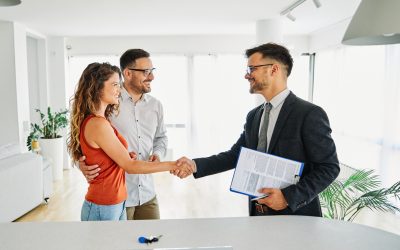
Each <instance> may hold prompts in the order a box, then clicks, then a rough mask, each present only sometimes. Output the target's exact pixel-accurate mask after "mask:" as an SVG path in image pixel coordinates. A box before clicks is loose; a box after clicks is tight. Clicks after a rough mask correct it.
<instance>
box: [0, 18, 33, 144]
mask: <svg viewBox="0 0 400 250" xmlns="http://www.w3.org/2000/svg"><path fill="white" fill-rule="evenodd" d="M0 36H1V37H2V39H1V40H0V52H1V53H0V54H1V55H2V56H1V57H0V65H2V67H1V68H0V74H1V76H2V79H1V86H2V90H3V91H2V92H1V94H0V105H1V106H2V107H4V111H3V119H2V122H1V126H0V145H1V144H7V143H14V142H19V143H20V145H21V146H22V145H25V140H26V137H27V135H28V133H29V93H28V70H27V50H26V30H25V27H24V26H22V25H20V24H17V23H11V22H3V21H0ZM24 148H25V147H22V149H24Z"/></svg>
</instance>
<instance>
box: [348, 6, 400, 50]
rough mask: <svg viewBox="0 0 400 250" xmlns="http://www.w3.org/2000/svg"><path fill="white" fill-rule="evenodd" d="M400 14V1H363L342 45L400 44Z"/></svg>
mask: <svg viewBox="0 0 400 250" xmlns="http://www.w3.org/2000/svg"><path fill="white" fill-rule="evenodd" d="M399 13H400V1H399V0H379V1H377V0H363V1H362V2H361V3H360V5H359V6H358V9H357V11H356V13H355V14H354V16H353V18H352V19H351V22H350V24H349V27H347V30H346V33H345V34H344V37H343V40H342V43H343V44H346V45H380V44H394V43H400V15H399Z"/></svg>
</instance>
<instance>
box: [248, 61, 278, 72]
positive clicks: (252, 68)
mask: <svg viewBox="0 0 400 250" xmlns="http://www.w3.org/2000/svg"><path fill="white" fill-rule="evenodd" d="M271 65H274V64H273V63H267V64H260V65H250V66H247V69H246V73H247V74H249V75H250V74H251V73H253V72H254V71H255V70H256V69H257V68H258V67H264V66H271Z"/></svg>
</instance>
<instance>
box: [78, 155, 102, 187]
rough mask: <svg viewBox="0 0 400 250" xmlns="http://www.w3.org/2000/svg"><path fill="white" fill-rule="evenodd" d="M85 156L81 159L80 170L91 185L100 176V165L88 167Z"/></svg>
mask: <svg viewBox="0 0 400 250" xmlns="http://www.w3.org/2000/svg"><path fill="white" fill-rule="evenodd" d="M85 159H86V157H85V156H81V157H80V158H79V169H80V170H81V171H82V174H83V175H84V176H85V178H86V181H87V182H88V183H90V182H91V181H92V180H94V179H95V178H96V177H97V176H98V175H99V171H100V168H99V165H91V166H88V165H86V163H85Z"/></svg>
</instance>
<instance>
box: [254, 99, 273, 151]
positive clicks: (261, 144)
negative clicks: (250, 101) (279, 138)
mask: <svg viewBox="0 0 400 250" xmlns="http://www.w3.org/2000/svg"><path fill="white" fill-rule="evenodd" d="M271 109H272V105H271V103H269V102H268V103H266V104H265V106H264V119H263V123H262V127H261V131H260V135H259V137H258V144H257V151H261V152H267V132H268V123H269V112H270V111H271Z"/></svg>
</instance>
